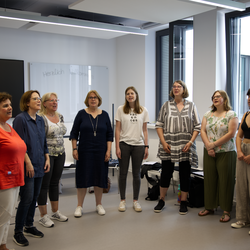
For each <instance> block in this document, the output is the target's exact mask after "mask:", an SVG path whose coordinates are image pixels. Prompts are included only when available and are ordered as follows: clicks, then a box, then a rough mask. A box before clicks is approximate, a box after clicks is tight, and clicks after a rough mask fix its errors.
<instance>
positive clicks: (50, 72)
mask: <svg viewBox="0 0 250 250" xmlns="http://www.w3.org/2000/svg"><path fill="white" fill-rule="evenodd" d="M42 74H43V76H44V77H46V76H56V75H62V74H64V71H63V70H62V69H54V70H53V71H46V72H42Z"/></svg>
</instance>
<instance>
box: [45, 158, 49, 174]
mask: <svg viewBox="0 0 250 250" xmlns="http://www.w3.org/2000/svg"><path fill="white" fill-rule="evenodd" d="M49 171H50V160H49V159H47V160H46V161H45V165H44V173H48V172H49Z"/></svg>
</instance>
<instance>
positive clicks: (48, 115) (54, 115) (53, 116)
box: [47, 113, 56, 117]
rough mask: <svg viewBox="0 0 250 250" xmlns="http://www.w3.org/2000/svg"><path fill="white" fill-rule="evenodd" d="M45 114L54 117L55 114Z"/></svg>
mask: <svg viewBox="0 0 250 250" xmlns="http://www.w3.org/2000/svg"><path fill="white" fill-rule="evenodd" d="M47 115H48V116H50V117H54V116H55V115H56V114H54V115H51V114H49V113H47Z"/></svg>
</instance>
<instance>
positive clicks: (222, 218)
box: [220, 212, 231, 223]
mask: <svg viewBox="0 0 250 250" xmlns="http://www.w3.org/2000/svg"><path fill="white" fill-rule="evenodd" d="M226 216H228V218H229V219H228V220H227V221H224V219H225V218H226ZM230 220H231V215H230V213H227V212H224V213H223V214H222V216H221V218H220V222H222V223H226V222H229V221H230Z"/></svg>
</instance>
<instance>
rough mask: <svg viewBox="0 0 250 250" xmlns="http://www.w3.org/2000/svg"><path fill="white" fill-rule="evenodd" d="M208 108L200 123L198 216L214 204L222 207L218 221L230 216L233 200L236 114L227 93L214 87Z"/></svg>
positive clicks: (208, 211) (212, 211) (209, 210)
mask: <svg viewBox="0 0 250 250" xmlns="http://www.w3.org/2000/svg"><path fill="white" fill-rule="evenodd" d="M212 102H213V104H212V106H211V110H209V111H208V112H206V113H205V114H204V116H203V119H202V124H201V138H202V141H203V143H204V146H205V148H204V158H203V169H204V201H205V209H204V210H202V211H200V212H199V213H198V215H199V216H206V215H210V214H214V209H215V208H216V209H217V207H218V206H220V208H221V209H222V210H223V214H222V217H221V218H220V222H228V221H230V219H231V215H230V212H231V210H232V204H233V194H234V183H235V166H236V152H235V145H234V137H235V133H236V131H237V127H238V118H237V115H236V113H235V112H234V111H232V110H231V109H232V108H231V106H230V100H229V97H228V95H227V93H226V92H225V91H223V90H217V91H215V92H214V93H213V95H212Z"/></svg>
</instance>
